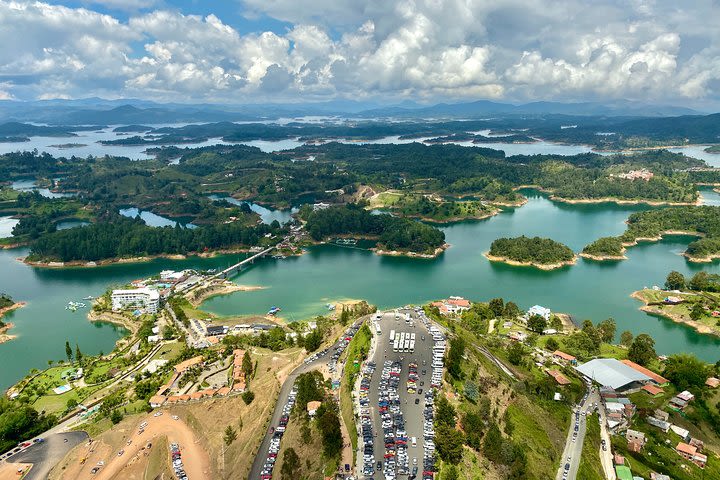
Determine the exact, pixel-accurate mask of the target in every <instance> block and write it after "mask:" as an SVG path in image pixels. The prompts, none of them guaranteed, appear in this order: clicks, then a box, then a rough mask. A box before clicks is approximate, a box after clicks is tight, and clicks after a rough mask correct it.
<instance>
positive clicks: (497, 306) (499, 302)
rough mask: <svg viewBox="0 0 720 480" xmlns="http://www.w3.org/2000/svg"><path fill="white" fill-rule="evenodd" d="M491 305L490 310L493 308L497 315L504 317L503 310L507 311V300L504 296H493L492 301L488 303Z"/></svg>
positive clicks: (494, 313)
mask: <svg viewBox="0 0 720 480" xmlns="http://www.w3.org/2000/svg"><path fill="white" fill-rule="evenodd" d="M488 306H489V307H490V310H492V312H493V315H495V317H496V318H497V317H502V314H503V312H504V311H505V301H504V300H503V299H502V298H493V299H492V300H490V303H489V305H488Z"/></svg>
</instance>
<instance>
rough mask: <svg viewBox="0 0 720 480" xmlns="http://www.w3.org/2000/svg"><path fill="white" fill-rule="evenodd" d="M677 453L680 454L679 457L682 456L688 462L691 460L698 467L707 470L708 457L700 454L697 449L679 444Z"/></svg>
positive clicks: (676, 449)
mask: <svg viewBox="0 0 720 480" xmlns="http://www.w3.org/2000/svg"><path fill="white" fill-rule="evenodd" d="M675 451H676V452H677V453H678V455H680V456H681V457H683V458H684V459H686V460H690V461H691V462H693V463H694V464H695V465H697V466H698V467H700V468H705V464H706V463H707V456H705V455H703V454H702V453H698V451H697V447H695V446H693V445H688V444H687V443H683V442H679V443H678V444H677V447H675Z"/></svg>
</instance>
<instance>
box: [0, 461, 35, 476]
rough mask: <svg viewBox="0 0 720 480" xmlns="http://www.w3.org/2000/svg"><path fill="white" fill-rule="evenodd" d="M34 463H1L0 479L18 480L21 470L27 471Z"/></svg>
mask: <svg viewBox="0 0 720 480" xmlns="http://www.w3.org/2000/svg"><path fill="white" fill-rule="evenodd" d="M30 468H32V465H31V464H29V463H3V464H2V465H0V480H18V478H22V477H21V476H20V475H21V474H20V473H19V472H23V474H25V473H27V472H28V471H29V470H30Z"/></svg>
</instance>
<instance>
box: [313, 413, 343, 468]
mask: <svg viewBox="0 0 720 480" xmlns="http://www.w3.org/2000/svg"><path fill="white" fill-rule="evenodd" d="M318 410H320V409H318ZM317 422H318V427H319V430H320V436H321V439H322V444H323V453H324V454H325V456H327V457H330V458H334V457H336V456H337V455H339V454H340V451H341V450H342V445H343V441H342V434H341V432H340V419H339V418H338V416H337V412H336V411H335V409H334V408H330V407H328V408H325V411H324V412H323V413H322V415H320V416H319V417H318V420H317Z"/></svg>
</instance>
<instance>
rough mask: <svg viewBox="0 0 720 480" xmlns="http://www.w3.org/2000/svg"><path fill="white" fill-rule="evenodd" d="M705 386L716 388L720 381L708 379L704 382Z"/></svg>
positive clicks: (712, 378) (713, 378)
mask: <svg viewBox="0 0 720 480" xmlns="http://www.w3.org/2000/svg"><path fill="white" fill-rule="evenodd" d="M705 385H707V386H708V387H710V388H717V387H718V386H720V379H719V378H715V377H710V378H708V379H707V380H705Z"/></svg>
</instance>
